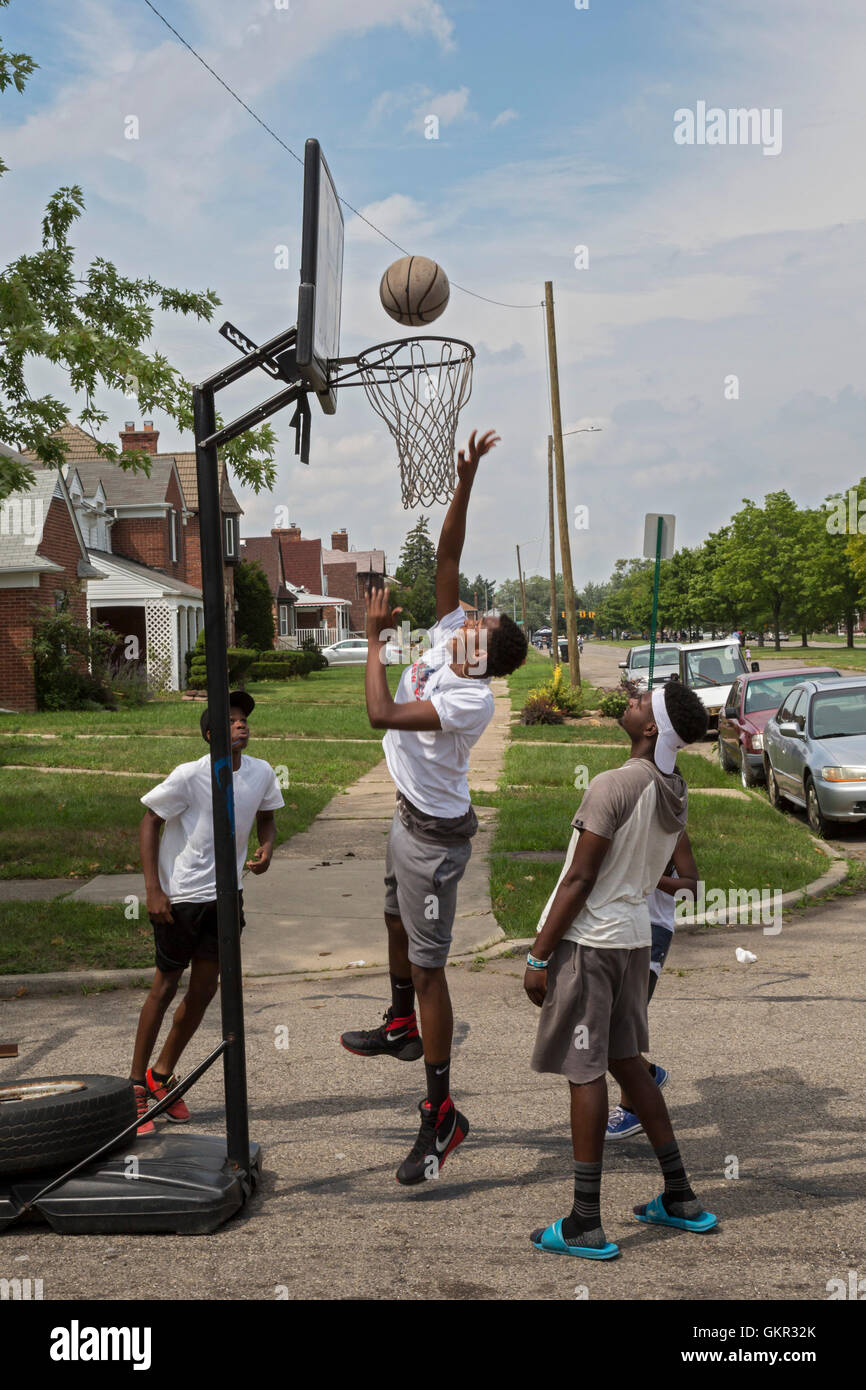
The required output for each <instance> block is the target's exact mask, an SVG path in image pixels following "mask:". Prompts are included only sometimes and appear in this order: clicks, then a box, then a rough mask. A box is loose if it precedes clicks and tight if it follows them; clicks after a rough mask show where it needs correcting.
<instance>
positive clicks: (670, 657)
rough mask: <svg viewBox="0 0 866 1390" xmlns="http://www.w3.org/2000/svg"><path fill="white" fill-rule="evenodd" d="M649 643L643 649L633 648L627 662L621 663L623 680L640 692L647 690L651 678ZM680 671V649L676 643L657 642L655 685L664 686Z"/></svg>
mask: <svg viewBox="0 0 866 1390" xmlns="http://www.w3.org/2000/svg"><path fill="white" fill-rule="evenodd" d="M649 659H650V645H649V642H647V643H646V645H645V646H642V647H632V648H631V650H630V651H629V653H628V655H627V656H626V659H625V661H621V662H620V663H619V669H620V670H621V671H622V679H623V680H624V681H627V682H628V684H629V685H633V686H635V688H636V689H638V690H646V688H647V679H648V677H649ZM679 671H680V648H679V644H678V643H675V642H657V643H656V649H655V659H654V661H653V685H662V684H663V683H664V682H665V681H669V680H670V678H671V676H678V675H679Z"/></svg>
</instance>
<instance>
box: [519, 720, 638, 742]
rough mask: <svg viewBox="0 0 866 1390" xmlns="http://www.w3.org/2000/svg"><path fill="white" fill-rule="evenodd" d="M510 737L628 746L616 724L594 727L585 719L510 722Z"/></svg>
mask: <svg viewBox="0 0 866 1390" xmlns="http://www.w3.org/2000/svg"><path fill="white" fill-rule="evenodd" d="M511 737H512V739H513V741H514V742H515V743H569V744H571V743H573V744H579V743H621V744H622V745H623V747H624V748H628V746H629V737H628V734H626V733H625V732H624V731H623V730H622V729H621V728H620V727H619V725H618V724H602V725H601V726H600V727H596V726H595V725H592V724H590V723H588V721H587V720H586V719H580V720H578V722H577V723H576V724H512V726H511Z"/></svg>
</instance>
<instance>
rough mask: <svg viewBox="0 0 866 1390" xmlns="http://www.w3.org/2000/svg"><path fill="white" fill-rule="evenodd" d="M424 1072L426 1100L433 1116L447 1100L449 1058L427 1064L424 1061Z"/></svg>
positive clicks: (449, 1076)
mask: <svg viewBox="0 0 866 1390" xmlns="http://www.w3.org/2000/svg"><path fill="white" fill-rule="evenodd" d="M424 1070H425V1071H426V1073H427V1099H428V1100H429V1102H430V1109H431V1110H432V1111H433V1112H434V1114H435V1113H436V1112H438V1110H439V1107H440V1105H441V1104H442V1102H443V1101H446V1100H447V1099H448V1092H449V1086H450V1081H451V1058H450V1057H446V1059H445V1061H444V1062H428V1061H426V1059H425V1062H424Z"/></svg>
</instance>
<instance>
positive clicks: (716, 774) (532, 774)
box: [503, 744, 731, 787]
mask: <svg viewBox="0 0 866 1390" xmlns="http://www.w3.org/2000/svg"><path fill="white" fill-rule="evenodd" d="M625 752H626V750H624V749H623V750H620V749H619V748H593V747H591V746H590V745H584V746H583V747H581V746H580V745H579V744H575V745H573V746H572V747H570V748H537V747H535V748H534V747H532V746H529V747H527V746H526V745H520V744H517V745H515V744H512V745H511V747H510V748H509V749H508V751H507V753H506V755H505V769H504V773H503V786H522V785H523V786H525V785H533V786H554V787H555V786H558V787H571V786H574V779H575V775H576V770H577V768H578V767H586V768H587V769H588V775H589V777H594V776H595V775H596V773H597V772H604V771H605V770H606V769H608V768H611V767H621V766H622V764H623V763H624V761H625ZM677 766H678V767H679V769H680V772H681V773H682V775H683V776H684V777H685V779H686V781H687V783H688V784H689V786H690V787H730V785H731V779H730V777H729V776H727V775H726V774H725V773H724V772H722V769H721V768H720V767H719V765H718V763H715V762H712V763H711V762H708V761H707V759H706V758H704V757H702V756H701V755H700V754H699V753H680V755H679V757H678V758H677Z"/></svg>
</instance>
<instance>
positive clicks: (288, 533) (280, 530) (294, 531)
mask: <svg viewBox="0 0 866 1390" xmlns="http://www.w3.org/2000/svg"><path fill="white" fill-rule="evenodd" d="M271 535H272V536H277V537H278V538H279V537H280V536H285V538H286V540H287V541H299V540H300V539H301V528H300V526H296V525H295V523H294V521H293V522H292V524H291V526H272V527H271Z"/></svg>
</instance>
